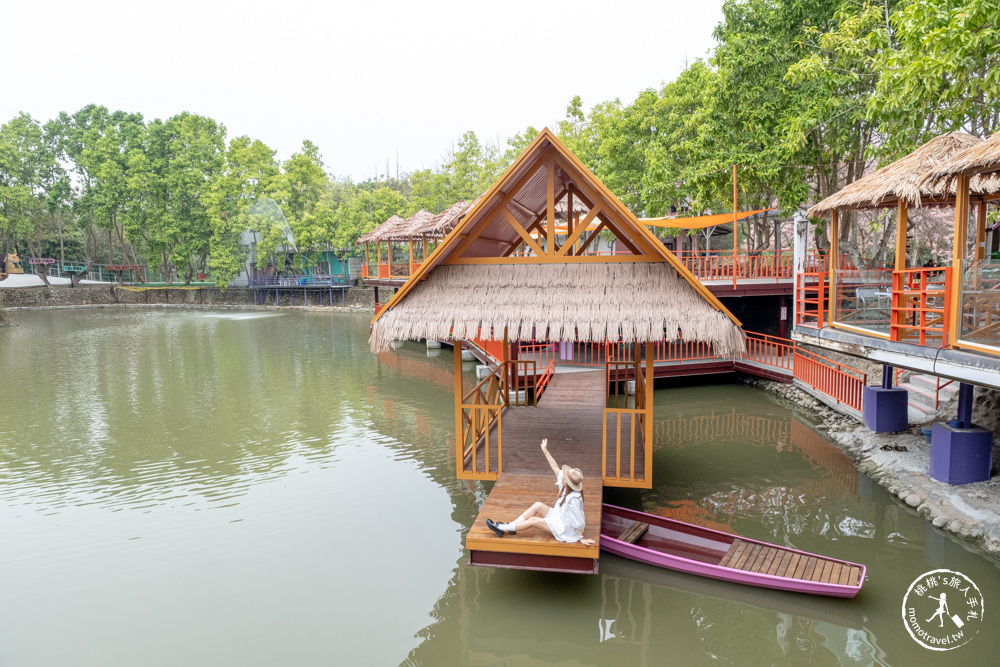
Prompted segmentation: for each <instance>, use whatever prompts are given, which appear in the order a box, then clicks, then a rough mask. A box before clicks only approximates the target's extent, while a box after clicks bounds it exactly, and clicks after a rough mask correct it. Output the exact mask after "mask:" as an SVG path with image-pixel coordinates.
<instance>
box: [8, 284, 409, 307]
mask: <svg viewBox="0 0 1000 667" xmlns="http://www.w3.org/2000/svg"><path fill="white" fill-rule="evenodd" d="M392 292H393V290H391V289H388V288H384V287H383V288H382V289H380V290H379V299H381V300H383V301H388V300H389V296H391V294H392ZM258 300H259V301H262V303H261V304H260V305H264V306H275V305H278V306H306V305H309V306H329V305H331V293H330V291H329V290H323V289H311V290H307V291H304V290H303V289H302V288H288V289H281V290H279V291H278V295H277V303H276V302H275V293H274V290H268V291H267V292H262V291H260V290H258ZM307 300H308V303H307ZM0 304H2V305H3V307H4V308H45V307H52V306H92V305H114V304H126V305H127V304H134V305H162V304H170V305H179V306H183V305H191V306H250V307H253V305H254V293H253V290H251V289H249V288H246V287H230V288H229V289H228V290H225V291H223V290H221V289H219V288H218V287H198V288H191V289H179V288H147V289H142V290H133V289H127V288H123V287H118V286H117V285H79V286H77V287H68V286H57V287H56V286H53V287H44V286H41V287H18V288H14V289H2V288H0ZM332 305H333V306H334V307H340V306H345V305H346V306H347V307H351V308H371V309H373V310H374V308H375V292H374V290H373V289H372V288H371V287H350V288H348V289H347V292H346V294H344V295H343V297H342V296H341V293H340V290H339V289H338V290H333V293H332Z"/></svg>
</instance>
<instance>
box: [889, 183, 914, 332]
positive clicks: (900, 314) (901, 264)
mask: <svg viewBox="0 0 1000 667" xmlns="http://www.w3.org/2000/svg"><path fill="white" fill-rule="evenodd" d="M909 224H910V218H909V210H908V207H907V205H906V200H905V199H900V200H899V202H898V203H897V205H896V259H895V263H894V264H893V269H894V270H893V274H892V292H896V291H897V290H896V286H897V285H898V286H899V290H898V291H899V293H898V294H893V295H892V297H891V298H892V304H893V305H895V306H896V307H897V308H898V310H897V311H896V312H895V314H894V315H893V318H894V320H895V322H894V323H895V324H898V325H904V324H906V310H904V308H906V304H905V303H904V302H903V294H902V291H903V290H904V289H905V285H906V281H905V279H904V276H903V274H902V273H898V272H901V271H902V270H903V269H905V268H906V229H907V227H909ZM897 276H898V278H897ZM890 330H891V328H890ZM900 331H902V329H900Z"/></svg>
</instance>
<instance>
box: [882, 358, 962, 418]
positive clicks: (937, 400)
mask: <svg viewBox="0 0 1000 667" xmlns="http://www.w3.org/2000/svg"><path fill="white" fill-rule="evenodd" d="M903 373H910V378H911V381H910V386H909V388H908V389H907V391H912V392H914V393H917V394H920V395H921V396H923V397H924V398H927V399H930V398H933V399H934V409H935V410H937V409H938V408H939V407H940V406H941V390H942V389H944V388H945V387H947V386H948V385H950V384H951V383H953V382H954V380H945V379H944V378H942V377H940V376H938V375H935V376H934V395H933V396H931V394H930V393H929V392H930V384H929V381H928V386H927V391H923V390H921V389H920V387H918V386H917V384H916V383H915V382H913V379H912V378H913V371H909V370H907V369H905V368H896V386H899V376H900V375H902V374H903Z"/></svg>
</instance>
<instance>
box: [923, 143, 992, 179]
mask: <svg viewBox="0 0 1000 667" xmlns="http://www.w3.org/2000/svg"><path fill="white" fill-rule="evenodd" d="M963 172H972V173H976V174H982V175H984V176H985V175H986V174H991V175H992V176H993V177H994V178H996V177H997V174H998V172H1000V132H997V133H996V134H994V135H993V136H991V137H990V138H989V139H987V140H986V141H983V142H980V143H977V144H974V145H972V146H970V147H969V148H967V149H965V150H964V151H962V152H961V153H958V154H957V155H955V156H954V157H952V158H951V159H950V160H948V161H947V162H945V163H944V164H942V165H940V166H938V167H937V168H935V169H934V170H932V171H931V173H930V174H928V176H927V181H928V182H929V183H934V184H936V183H943V184H947V185H950V186H951V187H952V188H954V180H955V176H957V175H958V174H961V173H963Z"/></svg>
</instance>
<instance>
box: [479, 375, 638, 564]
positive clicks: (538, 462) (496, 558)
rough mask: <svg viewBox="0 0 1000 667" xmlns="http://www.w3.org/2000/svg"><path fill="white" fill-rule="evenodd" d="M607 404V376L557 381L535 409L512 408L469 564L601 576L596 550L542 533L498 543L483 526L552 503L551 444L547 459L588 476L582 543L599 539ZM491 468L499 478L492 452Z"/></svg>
mask: <svg viewBox="0 0 1000 667" xmlns="http://www.w3.org/2000/svg"><path fill="white" fill-rule="evenodd" d="M606 397H607V385H606V384H605V374H604V371H581V372H575V373H559V374H557V375H555V376H553V378H552V382H551V383H550V384H549V387H548V389H546V391H545V394H544V395H543V397H542V399H541V400H540V401H539V402H538V406H537V407H512V408H508V409H507V410H506V411H504V415H503V473H501V475H500V477H499V478H498V479H497V481H496V483H495V484H494V486H493V490H492V491H491V492H490V495H489V497H488V498H487V499H486V503H485V504H484V505H483V509H482V511H481V512H480V513H479V516H478V517H476V521H475V522H474V523H473V525H472V528H470V529H469V533H468V535H467V536H466V538H465V545H466V548H468V549H469V552H470V553H469V563H470V564H472V565H485V566H490V567H507V568H517V569H533V570H545V571H556V572H587V573H596V572H597V559H598V557H599V555H600V548H599V546H598V545H594V546H591V547H587V546H584V545H582V544H579V543H576V544H566V543H564V542H559V541H557V540H555V539H554V538H553V537H552V536H551V535H547V534H545V533H541V532H538V531H527V532H524V533H518V534H517V535H507V536H505V537H502V538H500V537H497V536H496V535H494V534H493V532H492V531H491V530H490V529H489V528H487V527H486V519H487V518H490V519H494V520H496V521H511V520H513V519H515V518H517V516H518V515H519V514H521V513H522V512H523V511H524V510H526V509H527V508H528V507H529V506H530V505H531V504H532V503H534V502H536V501H539V500H540V501H542V502H544V503H546V504H549V505H551V504H552V503H553V502H554V501H555V499H556V493H557V487H556V485H555V478H554V476H553V475H552V471H551V470H549V467H548V463H547V462H546V460H545V455H544V454H542V451H541V448H540V446H539V445H540V443H541V441H542V438H548V441H549V452H550V453H551V454H552V456H553V457H554V458H555V459H556V461H558V462H559V464H560V465H562V464H568V465H571V466H574V467H578V468H580V470H582V471H583V478H584V483H583V484H584V487H583V499H584V514H585V515H586V517H587V527H586V529H585V530H584V537H587V538H590V539H593V540H598V539H599V537H600V528H601V503H602V498H603V493H602V484H601V438H602V424H601V421H602V419H603V414H604V413H603V411H604V406H605V402H606V400H607V398H606ZM491 440H493V442H495V439H493V438H491ZM624 442H625V440H624V437H623V443H624ZM477 455H478V456H479V462H480V466H482V465H485V462H484V454H483V451H482V449H481V448H480V449H479V451H478V452H477ZM490 460H491V465H493V466H494V468H493V469H494V470H496V467H495V465H496V464H495V462H496V461H497V457H496V455H495V452H493V453H491V456H490Z"/></svg>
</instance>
